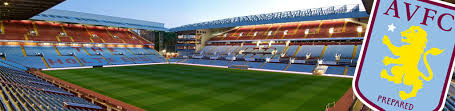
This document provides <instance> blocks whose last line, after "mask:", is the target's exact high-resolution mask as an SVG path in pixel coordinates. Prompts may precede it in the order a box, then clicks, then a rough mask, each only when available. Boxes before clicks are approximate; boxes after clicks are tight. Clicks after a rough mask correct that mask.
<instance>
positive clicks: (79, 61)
mask: <svg viewBox="0 0 455 111" xmlns="http://www.w3.org/2000/svg"><path fill="white" fill-rule="evenodd" d="M73 57H74V59H76V61H77V63H79V64H80V65H81V66H85V65H84V64H82V62H81V60H79V58H77V56H73Z"/></svg>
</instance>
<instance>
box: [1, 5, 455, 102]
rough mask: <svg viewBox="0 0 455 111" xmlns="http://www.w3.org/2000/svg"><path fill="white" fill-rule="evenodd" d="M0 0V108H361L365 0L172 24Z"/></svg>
mask: <svg viewBox="0 0 455 111" xmlns="http://www.w3.org/2000/svg"><path fill="white" fill-rule="evenodd" d="M0 1H1V4H0V5H1V6H0V12H2V13H1V15H0V16H1V18H2V19H1V21H0V57H1V59H0V80H1V82H0V85H1V90H0V91H1V93H0V110H2V111H146V110H147V111H321V110H326V111H369V110H371V109H369V108H368V107H367V106H366V105H364V104H362V103H361V102H360V100H358V99H357V98H356V96H355V95H354V94H353V91H352V88H351V86H352V78H353V76H354V74H355V70H356V68H357V67H356V66H357V61H358V58H359V57H360V56H361V49H362V43H363V39H364V36H365V33H366V29H367V25H368V20H369V11H370V9H371V3H372V0H364V1H363V2H362V3H364V4H347V5H337V6H330V5H329V4H327V6H326V7H320V8H306V7H302V8H301V10H290V11H284V12H274V13H265V14H257V15H245V16H239V17H231V18H225V19H220V20H213V21H205V22H200V23H191V24H187V25H182V26H178V27H173V28H166V27H165V24H164V23H160V22H153V21H145V20H137V19H131V18H123V17H115V16H108V15H100V14H93V13H89V12H87V13H86V12H76V11H69V10H61V9H53V8H52V7H54V6H56V5H59V4H61V3H62V2H65V0H42V1H36V0H6V1H5V0H0ZM68 1H69V0H68ZM449 2H453V1H449ZM131 8H134V7H131ZM165 36H171V38H172V37H173V38H174V40H164V39H165ZM166 39H167V38H166ZM169 41H170V42H171V43H165V42H169ZM452 87H454V86H453V85H451V87H450V91H449V95H448V98H447V102H446V104H445V108H444V110H445V111H455V97H453V96H452V94H455V92H454V91H453V88H452Z"/></svg>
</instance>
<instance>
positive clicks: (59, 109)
mask: <svg viewBox="0 0 455 111" xmlns="http://www.w3.org/2000/svg"><path fill="white" fill-rule="evenodd" d="M0 64H1V65H0V72H1V73H0V110H1V111H98V110H102V107H100V106H98V105H96V104H93V103H91V102H89V101H87V100H85V99H83V98H80V97H77V96H76V95H74V94H72V93H69V92H67V91H65V90H63V89H61V88H59V87H57V86H55V85H53V84H51V83H49V82H46V81H44V80H42V79H40V78H38V77H36V76H34V75H32V74H29V73H27V72H25V71H24V70H16V69H11V68H8V67H5V66H9V65H8V64H2V63H0ZM11 67H14V66H11ZM69 106H71V107H69Z"/></svg>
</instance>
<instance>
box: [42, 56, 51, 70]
mask: <svg viewBox="0 0 455 111" xmlns="http://www.w3.org/2000/svg"><path fill="white" fill-rule="evenodd" d="M41 60H43V62H44V65H46V67H47V68H50V66H49V63H47V61H46V59H44V57H43V56H41Z"/></svg>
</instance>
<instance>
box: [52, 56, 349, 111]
mask: <svg viewBox="0 0 455 111" xmlns="http://www.w3.org/2000/svg"><path fill="white" fill-rule="evenodd" d="M44 73H46V74H49V75H52V76H54V77H57V78H60V79H62V80H65V81H68V82H71V83H74V84H77V85H80V86H82V87H85V88H87V89H91V90H93V91H96V92H98V93H101V94H104V95H106V96H109V97H112V98H115V99H118V100H121V101H124V102H126V103H129V104H132V105H135V106H138V107H140V108H143V109H146V110H149V111H322V110H324V108H325V106H326V105H327V104H328V103H331V102H335V101H337V100H338V99H339V98H340V97H341V96H342V95H343V94H344V92H345V91H346V90H347V89H348V88H349V87H351V81H352V79H348V78H334V77H322V76H310V75H297V74H284V73H275V72H261V71H248V70H236V69H224V68H211V67H199V66H186V65H171V64H163V65H150V66H128V67H111V68H93V69H74V70H59V71H44Z"/></svg>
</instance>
